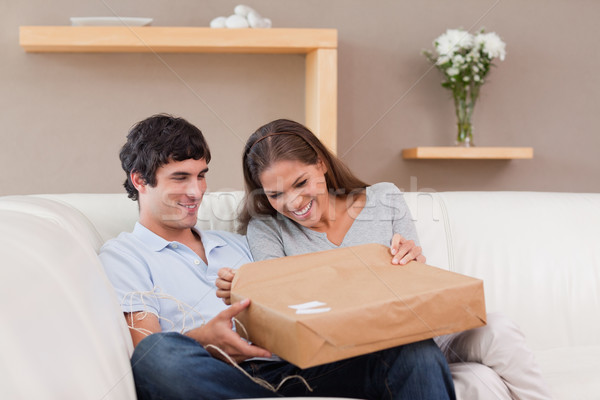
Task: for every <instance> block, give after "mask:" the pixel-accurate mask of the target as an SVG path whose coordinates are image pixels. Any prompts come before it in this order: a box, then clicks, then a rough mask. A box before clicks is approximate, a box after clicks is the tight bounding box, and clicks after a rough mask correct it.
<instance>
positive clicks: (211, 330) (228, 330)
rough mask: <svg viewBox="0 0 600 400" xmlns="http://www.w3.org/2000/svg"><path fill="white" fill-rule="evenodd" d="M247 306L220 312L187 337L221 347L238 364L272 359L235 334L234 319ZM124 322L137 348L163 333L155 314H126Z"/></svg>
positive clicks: (215, 354)
mask: <svg viewBox="0 0 600 400" xmlns="http://www.w3.org/2000/svg"><path fill="white" fill-rule="evenodd" d="M248 305H250V300H243V301H241V302H238V303H235V304H233V305H232V306H231V307H229V308H228V309H226V310H224V311H221V312H220V313H219V314H217V315H216V316H215V317H214V318H213V319H211V320H210V321H208V322H207V323H206V324H205V325H202V326H200V327H198V328H194V329H191V330H189V331H187V332H185V333H184V335H186V336H188V337H191V338H192V339H194V340H196V341H197V342H198V343H200V344H201V345H202V346H205V347H206V346H208V345H213V346H215V347H218V348H219V349H221V350H222V351H223V352H225V353H226V354H227V355H228V356H229V357H231V358H232V359H233V360H235V361H236V362H241V361H244V360H247V359H248V358H252V357H271V353H270V352H269V351H267V350H265V349H263V348H260V347H258V346H254V345H251V344H250V343H248V342H247V341H245V340H244V339H242V338H241V337H240V335H238V334H237V333H236V332H235V331H233V323H232V322H231V320H232V318H233V317H235V316H236V315H238V314H239V313H240V312H241V311H242V310H244V309H245V308H246V307H248ZM125 319H126V320H127V325H128V326H129V333H131V338H132V340H133V346H134V347H135V346H137V344H138V343H139V342H141V341H142V339H144V338H145V337H146V336H148V335H151V334H153V333H157V332H161V330H162V329H161V327H160V323H159V321H158V317H157V316H156V315H154V314H152V313H146V312H135V313H125ZM206 350H207V351H208V352H209V353H211V354H212V356H213V357H215V358H219V359H225V357H223V355H222V354H221V353H220V352H219V351H218V350H215V349H214V348H212V347H208V348H207V349H206Z"/></svg>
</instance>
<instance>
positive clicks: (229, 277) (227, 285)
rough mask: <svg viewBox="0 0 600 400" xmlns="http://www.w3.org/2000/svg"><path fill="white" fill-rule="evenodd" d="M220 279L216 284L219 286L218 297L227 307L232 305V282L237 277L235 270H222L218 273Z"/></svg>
mask: <svg viewBox="0 0 600 400" xmlns="http://www.w3.org/2000/svg"><path fill="white" fill-rule="evenodd" d="M217 275H218V278H217V281H216V282H215V284H216V285H217V297H219V298H221V299H223V302H224V303H225V304H227V305H231V282H232V281H233V277H234V276H235V270H234V269H231V268H221V269H220V270H219V272H217Z"/></svg>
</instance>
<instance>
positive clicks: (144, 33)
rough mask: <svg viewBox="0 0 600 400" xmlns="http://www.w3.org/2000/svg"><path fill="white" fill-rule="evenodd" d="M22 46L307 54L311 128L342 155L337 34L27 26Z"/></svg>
mask: <svg viewBox="0 0 600 400" xmlns="http://www.w3.org/2000/svg"><path fill="white" fill-rule="evenodd" d="M19 42H20V45H21V46H22V47H23V48H24V49H25V51H27V52H33V53H36V52H44V53H49V52H50V53H52V52H54V53H56V52H60V53H118V52H145V53H260V54H306V83H305V85H306V87H305V90H306V100H305V102H306V110H305V113H306V120H305V124H306V125H307V126H308V127H309V128H310V129H311V130H312V131H313V132H314V133H315V134H316V135H317V136H319V138H320V139H321V140H322V141H323V142H324V143H325V144H326V145H327V146H328V147H329V148H330V149H331V150H332V151H333V152H334V153H335V152H336V150H337V43H338V40H337V30H336V29H291V28H290V29H288V28H272V29H213V28H203V27H202V28H201V27H155V26H144V27H126V26H21V27H20V28H19Z"/></svg>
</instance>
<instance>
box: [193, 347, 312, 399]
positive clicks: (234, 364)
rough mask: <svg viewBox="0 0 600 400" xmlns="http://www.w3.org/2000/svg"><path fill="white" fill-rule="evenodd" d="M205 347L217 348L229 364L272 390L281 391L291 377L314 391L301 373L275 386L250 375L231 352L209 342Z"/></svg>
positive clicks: (289, 377)
mask: <svg viewBox="0 0 600 400" xmlns="http://www.w3.org/2000/svg"><path fill="white" fill-rule="evenodd" d="M204 348H205V349H207V350H208V349H214V350H216V351H217V352H218V353H219V354H221V356H223V358H225V359H226V360H227V361H228V362H229V364H231V365H232V366H233V367H235V368H236V369H237V370H239V371H241V372H242V373H243V374H244V375H246V377H248V378H249V379H250V380H252V381H253V382H254V383H257V384H259V385H260V386H262V387H264V388H265V389H268V390H270V391H272V392H277V391H279V389H281V387H282V386H283V384H284V383H286V382H287V381H289V380H290V379H298V380H299V381H300V382H302V383H303V384H304V386H306V389H308V391H310V392H312V391H313V388H311V387H310V385H309V384H308V382H307V381H306V379H304V378H303V377H302V376H300V375H290V376H287V377H285V378H283V379H282V381H281V382H279V384H278V385H277V386H273V385H271V384H270V383H269V382H267V381H266V380H264V379H261V378H257V377H255V376H252V375H250V374H249V373H248V372H246V370H245V369H243V368H242V367H240V366H239V365H238V363H236V362H235V360H234V359H233V358H231V357H230V356H229V354H227V353H225V352H224V351H223V350H221V349H220V348H218V347H217V346H215V345H212V344H207V345H206V346H204Z"/></svg>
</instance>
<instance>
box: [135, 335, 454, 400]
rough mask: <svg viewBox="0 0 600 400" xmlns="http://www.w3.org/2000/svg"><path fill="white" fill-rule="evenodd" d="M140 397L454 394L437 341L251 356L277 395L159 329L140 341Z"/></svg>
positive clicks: (250, 365) (413, 397)
mask: <svg viewBox="0 0 600 400" xmlns="http://www.w3.org/2000/svg"><path fill="white" fill-rule="evenodd" d="M131 364H132V367H133V375H134V380H135V386H136V391H137V395H138V398H139V399H140V400H144V399H208V400H216V399H232V398H253V397H293V396H324V397H327V396H337V397H355V398H363V399H410V400H417V399H435V400H440V399H455V395H454V386H453V383H452V376H451V375H450V372H449V369H448V365H447V363H446V360H445V359H444V356H443V355H442V353H441V351H440V349H439V348H438V347H437V346H436V344H435V343H434V342H433V340H425V341H422V342H418V343H413V344H408V345H404V346H399V347H395V348H392V349H387V350H383V351H379V352H375V353H371V354H367V355H364V356H359V357H354V358H350V359H347V360H342V361H337V362H334V363H330V364H325V365H321V366H317V367H312V368H307V369H299V368H297V367H296V366H294V365H292V364H290V363H288V362H285V361H247V362H243V363H241V364H240V366H241V367H242V368H244V369H245V370H246V371H247V372H248V373H250V375H252V376H254V377H258V378H261V379H264V380H266V381H267V382H270V383H271V384H272V385H273V386H277V385H278V384H279V382H281V381H282V380H283V379H284V378H286V377H287V376H290V375H300V376H302V377H303V378H304V379H305V380H306V381H307V382H308V384H309V385H310V386H311V388H312V389H313V391H312V392H310V391H309V390H308V389H307V387H306V386H305V385H304V384H303V383H302V382H300V381H299V380H298V379H290V380H288V381H287V382H286V383H284V385H283V386H282V387H281V388H280V389H279V391H278V392H277V393H275V392H273V391H271V390H269V389H266V388H264V387H262V386H260V385H258V384H257V383H255V382H253V381H252V380H250V379H249V378H248V377H247V376H245V375H244V374H243V373H242V372H241V371H238V370H237V369H235V368H234V367H232V366H231V365H229V364H226V363H225V362H222V361H220V360H217V359H215V358H213V357H211V356H210V354H209V353H208V352H207V351H206V350H205V349H204V348H203V347H202V346H201V345H200V344H199V343H198V342H196V341H195V340H193V339H191V338H188V337H187V336H184V335H181V334H178V333H173V332H170V333H156V334H153V335H150V336H148V337H147V338H145V339H144V340H142V341H141V342H140V343H139V344H138V345H137V347H136V349H135V351H134V353H133V357H132V359H131Z"/></svg>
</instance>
